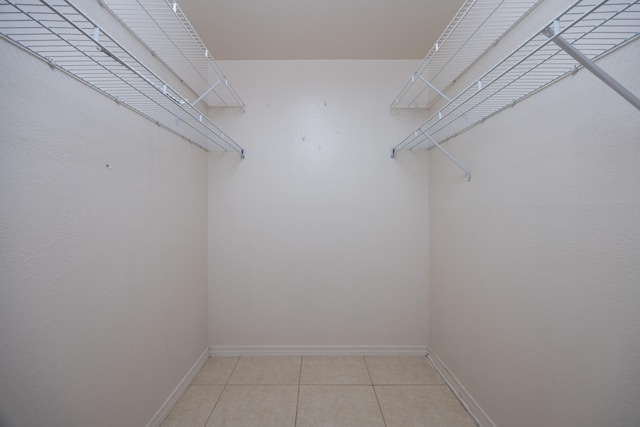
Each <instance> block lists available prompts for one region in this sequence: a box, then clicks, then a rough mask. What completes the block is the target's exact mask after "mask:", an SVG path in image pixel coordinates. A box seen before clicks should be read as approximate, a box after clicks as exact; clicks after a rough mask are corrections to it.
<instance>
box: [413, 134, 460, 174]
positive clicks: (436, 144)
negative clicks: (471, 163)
mask: <svg viewBox="0 0 640 427" xmlns="http://www.w3.org/2000/svg"><path fill="white" fill-rule="evenodd" d="M420 133H421V134H423V135H424V136H425V137H426V138H427V139H428V140H429V141H431V143H432V144H433V145H434V146H435V147H436V148H437V149H438V150H440V151H441V152H442V153H443V154H444V155H445V156H447V158H448V159H449V160H451V161H452V162H453V164H455V165H456V166H457V167H458V169H460V170H461V171H462V172H464V173H465V175H467V181H471V172H469V170H468V169H466V168H465V167H464V166H462V165H461V164H460V162H458V161H457V160H456V159H455V157H453V156H452V155H451V154H449V152H448V151H447V150H445V149H444V148H442V146H441V145H440V144H438V142H437V141H436V140H435V139H433V138H432V137H431V135H429V134H428V133H426V132H424V131H422V130H420Z"/></svg>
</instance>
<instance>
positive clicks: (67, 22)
mask: <svg viewBox="0 0 640 427" xmlns="http://www.w3.org/2000/svg"><path fill="white" fill-rule="evenodd" d="M0 36H1V37H2V38H4V39H5V40H7V41H9V42H11V43H13V44H16V45H17V46H19V47H21V48H23V49H25V50H26V51H28V52H30V53H32V54H34V55H35V56H37V57H39V58H40V59H42V60H43V61H46V62H47V63H49V64H50V65H51V66H53V67H55V68H57V69H60V70H62V71H64V72H65V73H67V74H69V75H70V76H73V77H75V78H76V79H78V80H79V81H81V82H83V83H85V84H87V85H89V86H91V87H92V88H94V89H96V90H97V91H99V92H101V93H102V94H104V95H106V96H108V97H110V98H112V99H114V100H115V101H116V102H118V103H119V104H122V105H124V106H126V107H128V108H129V109H131V110H132V111H135V112H136V113H138V114H140V115H142V116H144V117H146V118H147V119H149V120H151V121H153V122H154V123H156V124H157V125H159V126H161V127H163V128H165V129H167V130H170V131H172V132H173V133H175V134H177V135H179V136H181V137H182V138H184V139H186V140H188V141H190V142H193V143H195V144H197V145H199V146H200V147H202V148H204V149H205V150H207V151H209V150H212V151H228V150H233V151H237V152H239V153H241V154H242V155H244V149H243V148H242V147H241V146H240V145H238V144H237V143H236V142H235V141H233V140H232V139H231V138H229V137H228V136H226V135H225V134H224V132H222V130H220V129H219V128H218V127H216V126H215V125H214V124H213V123H212V122H211V121H210V120H209V119H208V118H207V117H206V116H205V115H204V114H202V113H201V112H200V111H198V110H197V109H191V110H189V111H188V112H187V114H186V116H184V117H183V118H182V119H180V113H181V112H184V111H185V106H187V105H188V103H187V102H186V100H185V99H184V98H183V97H182V96H181V95H180V94H179V93H178V92H176V91H175V90H174V89H173V88H171V87H170V86H169V85H168V84H166V83H165V82H164V81H163V80H162V79H161V78H160V77H159V76H158V75H156V74H155V73H154V72H153V71H152V70H151V69H149V68H148V67H146V66H145V65H144V64H143V63H142V62H140V61H139V60H138V59H137V58H136V57H135V56H134V55H133V54H132V53H131V52H130V51H128V50H127V49H126V48H125V47H124V46H123V45H121V44H120V43H118V42H117V41H116V40H115V39H113V38H112V37H111V36H110V35H109V34H108V33H107V32H105V31H104V30H103V29H102V28H101V27H100V26H98V25H97V23H96V22H95V21H93V20H92V19H91V18H89V17H88V16H87V15H86V14H85V13H83V12H82V11H81V10H80V9H78V8H77V7H76V6H75V5H73V4H72V3H71V2H70V1H68V0H21V1H20V2H14V1H12V0H0Z"/></svg>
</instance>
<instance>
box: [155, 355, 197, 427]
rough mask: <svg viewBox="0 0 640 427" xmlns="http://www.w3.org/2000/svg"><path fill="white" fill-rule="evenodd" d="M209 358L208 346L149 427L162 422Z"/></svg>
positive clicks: (156, 426) (157, 425)
mask: <svg viewBox="0 0 640 427" xmlns="http://www.w3.org/2000/svg"><path fill="white" fill-rule="evenodd" d="M207 359H209V349H208V348H207V349H205V350H204V351H203V352H202V355H200V357H199V358H198V360H197V361H196V363H195V364H194V365H193V366H192V367H191V369H189V372H187V375H185V376H184V378H183V379H182V381H180V383H178V385H177V386H176V388H175V389H173V391H172V392H171V394H170V395H169V397H168V398H167V400H165V401H164V403H163V404H162V406H161V407H160V409H158V412H156V414H155V415H154V416H153V418H151V421H149V423H147V427H159V426H160V425H161V424H162V422H163V421H164V420H165V418H167V416H168V415H169V412H171V410H172V409H173V407H174V406H175V405H176V403H178V400H180V398H181V397H182V395H183V394H184V392H185V391H187V387H189V384H191V381H193V379H194V378H195V377H196V375H198V372H200V369H202V367H203V366H204V364H205V363H206V361H207Z"/></svg>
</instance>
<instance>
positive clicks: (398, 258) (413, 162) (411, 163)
mask: <svg viewBox="0 0 640 427" xmlns="http://www.w3.org/2000/svg"><path fill="white" fill-rule="evenodd" d="M221 65H222V67H223V68H224V70H225V71H226V72H227V74H228V75H229V76H232V79H233V82H234V86H235V87H236V89H237V90H238V92H239V93H240V95H241V96H242V97H243V99H244V101H245V102H246V104H247V105H248V107H247V111H246V112H245V113H244V114H227V115H226V116H221V115H220V114H217V115H216V117H217V118H218V120H220V124H221V125H224V126H225V128H227V129H228V132H229V134H231V135H233V136H234V138H235V139H236V140H237V141H238V142H239V143H240V144H242V145H244V146H245V147H246V149H247V153H248V154H247V158H246V159H243V160H239V158H238V156H237V155H235V154H224V155H220V154H215V153H212V154H210V155H209V314H210V323H209V337H210V338H209V339H210V343H211V345H212V346H214V347H220V346H222V347H224V346H230V347H236V348H237V347H243V346H257V347H258V351H260V348H263V347H264V348H271V347H273V346H319V347H328V348H330V347H332V346H349V347H353V346H392V347H398V346H422V347H424V346H426V344H427V328H426V326H427V310H426V307H427V291H428V289H427V238H428V233H427V224H428V218H427V210H428V203H427V196H428V191H427V187H428V182H427V174H428V172H427V164H428V158H427V152H426V151H422V152H415V153H411V152H407V153H403V155H402V156H398V158H396V159H393V160H392V159H390V158H389V149H390V147H391V146H393V145H395V144H397V143H398V142H400V140H401V139H402V138H404V137H405V136H406V135H407V134H409V133H410V132H411V131H412V130H413V129H414V128H415V127H416V126H417V124H419V122H420V121H421V120H424V114H421V115H420V114H419V115H413V116H412V115H410V114H395V115H392V114H390V113H389V104H390V103H391V101H392V100H393V97H394V96H395V95H396V94H397V92H398V91H399V90H400V89H401V87H402V84H403V82H404V81H405V80H406V79H407V78H408V77H409V76H410V75H411V73H412V72H413V71H414V69H415V67H416V66H417V61H224V62H222V64H221Z"/></svg>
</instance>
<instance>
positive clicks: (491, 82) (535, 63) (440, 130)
mask: <svg viewBox="0 0 640 427" xmlns="http://www.w3.org/2000/svg"><path fill="white" fill-rule="evenodd" d="M639 3H640V2H639V1H638V0H636V1H631V2H621V1H613V0H604V1H599V2H597V3H595V4H594V3H593V2H589V1H585V0H580V1H576V2H575V3H573V4H572V5H571V6H570V7H569V8H567V9H566V10H565V11H564V12H562V13H561V14H559V15H558V17H557V18H556V19H555V20H553V21H552V23H551V24H550V25H553V26H554V28H558V31H554V37H555V38H557V37H559V36H562V37H563V40H567V41H568V42H569V43H571V45H572V46H573V47H574V48H575V49H578V50H580V51H581V52H582V55H583V56H584V57H586V58H587V59H588V60H589V61H590V62H593V61H594V60H596V59H598V58H600V57H602V56H603V55H604V54H606V53H608V52H610V51H612V50H613V49H615V48H616V47H619V46H621V45H623V44H626V43H628V42H631V41H632V40H635V39H636V38H637V37H638V36H639V35H640V4H639ZM556 22H557V23H556ZM550 25H546V26H544V27H543V28H542V29H541V30H540V31H538V32H537V33H535V34H534V35H533V36H532V37H531V38H529V39H528V40H527V41H525V42H524V43H523V44H521V45H520V46H519V47H518V48H516V49H515V50H514V51H512V52H511V54H509V55H508V56H507V57H505V58H504V59H503V60H502V61H501V62H499V63H498V64H497V65H496V66H494V67H493V68H492V69H491V70H489V71H488V72H486V73H485V74H484V75H483V76H482V77H481V78H480V79H478V80H477V81H476V82H474V83H473V84H471V85H469V86H468V87H467V88H466V89H465V90H463V91H462V92H461V93H460V94H459V95H457V96H456V97H454V98H453V99H452V100H451V101H450V102H448V103H447V104H446V105H445V106H443V107H442V108H441V109H440V110H438V111H437V112H436V113H434V114H433V115H432V116H431V117H430V118H429V119H428V120H427V121H426V122H425V123H423V124H422V125H421V126H420V127H419V128H418V130H417V131H416V132H413V133H412V134H411V135H409V136H407V137H406V138H405V139H404V140H403V141H402V142H400V143H399V144H398V145H396V146H395V147H394V148H393V151H394V152H398V151H400V150H403V149H407V148H409V149H411V148H414V147H416V146H418V145H420V144H422V143H424V142H431V140H430V138H429V137H431V138H433V139H434V140H435V141H437V142H438V143H442V142H444V141H446V140H448V139H449V138H452V137H454V136H456V135H459V134H460V133H462V132H464V131H466V130H467V129H469V128H471V127H473V126H475V125H476V124H478V123H480V122H482V121H484V120H486V119H487V118H489V117H491V116H493V115H494V114H497V113H498V112H500V111H502V110H503V109H504V108H507V107H509V106H512V105H514V104H515V103H517V102H519V101H520V100H522V99H524V98H526V97H528V96H529V95H531V94H533V93H535V92H537V91H538V90H541V89H542V88H544V87H546V86H548V85H550V84H551V83H553V82H555V81H557V80H558V79H560V78H562V77H564V76H566V75H568V74H571V73H573V72H575V71H577V69H578V67H580V63H579V62H576V60H575V59H574V58H572V57H571V56H569V55H568V54H566V53H564V51H563V50H562V49H561V48H560V47H558V46H556V44H555V43H554V42H553V39H550V38H548V37H547V35H545V33H546V34H549V30H548V27H549V26H550ZM585 68H587V67H585ZM454 103H455V104H456V105H454ZM460 108H462V111H464V112H465V113H466V114H467V116H466V117H464V116H463V115H462V114H460V113H459V111H458V110H459V109H460ZM427 135H428V136H429V137H427Z"/></svg>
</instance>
